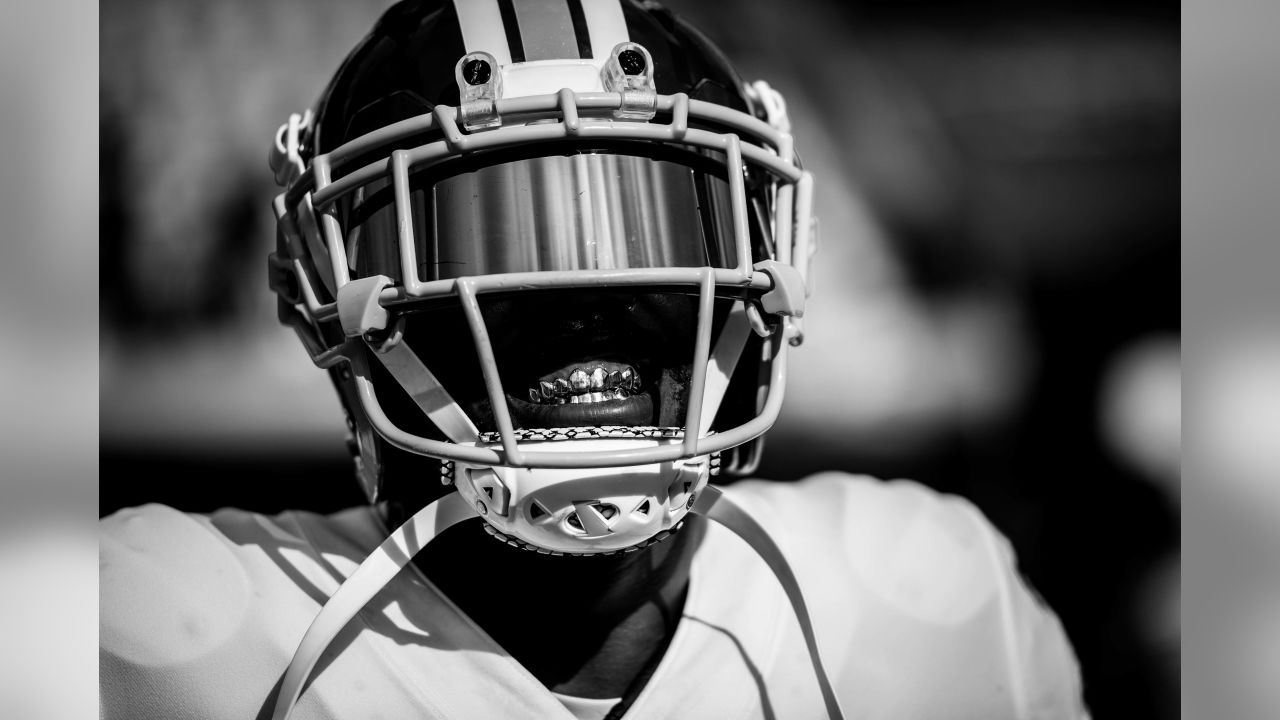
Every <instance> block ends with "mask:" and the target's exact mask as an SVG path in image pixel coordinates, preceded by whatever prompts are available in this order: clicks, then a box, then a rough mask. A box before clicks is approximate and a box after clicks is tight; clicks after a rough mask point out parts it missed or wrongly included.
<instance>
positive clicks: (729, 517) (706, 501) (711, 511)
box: [692, 485, 844, 720]
mask: <svg viewBox="0 0 1280 720" xmlns="http://www.w3.org/2000/svg"><path fill="white" fill-rule="evenodd" d="M692 512H694V513H697V514H699V515H702V516H704V517H706V518H708V519H710V520H714V521H715V522H718V523H720V524H721V525H723V526H725V527H726V528H728V529H730V530H732V531H733V533H734V534H735V535H737V536H738V537H740V538H742V539H743V540H745V541H746V542H747V544H748V545H750V546H751V549H752V550H755V551H756V554H757V555H759V556H760V557H761V559H763V560H764V561H765V564H767V565H768V566H769V569H770V570H772V571H773V575H774V577H776V578H778V582H779V583H781V585H782V589H783V590H785V591H786V593H787V599H789V600H790V601H791V609H792V610H794V611H795V613H796V619H797V620H799V621H800V633H801V634H802V635H804V643H805V645H806V646H807V647H808V649H809V659H810V660H811V661H813V671H814V672H815V673H816V674H817V676H818V687H819V688H821V689H822V700H823V702H824V703H825V704H826V706H827V715H829V716H830V717H831V720H843V718H844V712H843V711H842V710H841V709H840V700H839V699H838V698H836V693H835V690H833V689H832V688H831V679H830V678H829V677H827V671H826V669H825V668H824V667H823V666H822V657H821V656H820V655H819V654H818V638H817V637H816V636H815V635H814V632H813V622H812V621H811V620H810V619H809V608H808V606H807V605H805V602H804V595H803V594H802V593H801V592H800V583H799V582H797V581H796V576H795V573H793V572H792V571H791V565H790V563H788V562H787V558H786V557H785V556H784V555H783V554H782V550H781V549H779V548H778V545H777V543H775V542H774V541H773V538H771V537H769V533H767V532H765V530H764V528H763V527H761V526H760V523H758V522H756V520H755V518H753V517H751V516H750V515H748V514H747V512H746V511H745V510H743V509H742V507H741V506H739V505H738V504H737V503H735V502H733V500H731V499H730V498H729V497H728V496H726V495H725V494H724V491H722V490H721V489H720V488H718V487H715V486H714V485H708V486H706V487H704V488H703V489H702V493H701V494H700V495H699V497H698V500H697V501H696V502H695V503H694V506H693V509H692Z"/></svg>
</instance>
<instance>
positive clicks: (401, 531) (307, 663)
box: [271, 492, 476, 720]
mask: <svg viewBox="0 0 1280 720" xmlns="http://www.w3.org/2000/svg"><path fill="white" fill-rule="evenodd" d="M475 516H476V514H475V511H474V510H472V509H471V507H470V506H468V505H467V502H466V500H463V499H462V496H460V495H458V493H456V492H451V493H449V494H448V495H445V496H444V497H442V498H440V499H439V500H436V501H435V502H433V503H431V504H430V505H427V506H426V507H424V508H422V509H421V510H419V511H418V512H417V513H415V514H414V516H413V517H411V518H409V520H408V521H406V522H405V523H404V524H403V525H401V526H400V527H398V528H396V531H395V532H393V533H391V535H390V536H388V537H387V539H386V540H384V541H382V544H381V545H379V546H378V549H377V550H374V551H373V553H372V554H370V555H369V557H368V558H366V559H365V561H364V562H362V563H360V567H358V568H356V571H355V572H354V573H352V575H351V577H349V578H347V580H346V582H344V583H342V585H341V586H339V587H338V589H337V591H335V592H334V593H333V595H332V596H330V598H329V600H328V601H327V602H325V604H324V607H322V608H320V613H319V614H318V615H316V619H315V620H312V621H311V627H308V628H307V632H306V634H304V635H303V636H302V642H300V643H298V649H297V651H296V652H294V653H293V660H291V661H290V662H289V667H288V669H287V670H285V673H284V679H282V680H281V681H280V693H279V694H278V695H277V696H276V709H275V712H274V713H272V714H271V718H272V720H285V719H286V718H288V717H289V713H291V712H293V706H294V705H295V704H297V702H298V696H299V695H301V694H302V687H303V685H305V684H306V682H307V678H309V677H310V676H311V671H312V670H313V669H314V668H315V666H316V662H317V661H318V660H319V659H320V654H321V653H323V652H324V651H325V648H327V647H329V643H331V642H333V639H334V638H335V637H337V636H338V633H340V632H342V628H344V627H346V625H347V623H348V622H350V621H351V618H353V617H355V616H356V613H358V612H360V608H362V607H364V606H365V605H366V604H368V602H369V601H370V600H372V599H373V596H374V595H377V594H378V593H379V592H380V591H381V590H382V588H384V587H386V585H387V583H389V582H391V580H392V578H394V577H395V576H396V574H397V573H399V572H400V570H401V569H402V568H403V567H404V566H405V565H408V564H409V561H410V560H412V559H413V556H414V555H417V554H418V551H419V550H421V549H422V548H424V547H426V545H427V543H429V542H431V541H432V540H434V539H435V538H436V536H438V535H439V534H440V533H442V532H444V531H445V530H448V529H449V528H451V527H453V526H454V525H456V524H458V523H459V522H461V521H463V520H466V519H468V518H473V517H475Z"/></svg>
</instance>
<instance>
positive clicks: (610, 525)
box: [453, 438, 711, 554]
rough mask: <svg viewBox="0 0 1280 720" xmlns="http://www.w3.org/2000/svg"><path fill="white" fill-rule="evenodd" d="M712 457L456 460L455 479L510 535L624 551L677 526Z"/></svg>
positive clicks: (573, 446)
mask: <svg viewBox="0 0 1280 720" xmlns="http://www.w3.org/2000/svg"><path fill="white" fill-rule="evenodd" d="M676 442H680V439H678V438H674V439H673V438H661V439H654V438H626V439H619V438H598V439H583V440H570V441H551V442H546V443H539V442H522V443H521V444H520V445H521V449H524V450H527V451H528V453H529V454H530V455H533V454H536V452H537V448H538V446H539V445H544V446H548V447H547V449H548V450H557V451H566V450H568V451H581V452H594V451H606V452H607V451H613V450H631V449H635V448H646V447H657V446H659V445H668V444H671V443H676ZM710 466H711V463H710V461H709V458H707V457H706V456H699V457H695V458H690V459H688V460H675V461H672V462H664V463H652V464H647V465H633V466H626V467H616V468H516V467H491V466H487V465H469V464H467V463H464V462H458V463H456V464H455V466H454V473H453V478H454V485H455V486H456V487H457V490H458V494H460V495H461V496H462V497H463V498H464V499H465V500H466V501H467V504H468V505H470V506H471V508H472V509H473V510H474V511H475V512H476V514H477V515H479V516H480V517H481V518H483V519H484V521H485V522H487V523H489V524H490V525H492V526H493V527H494V528H495V529H497V530H498V531H499V532H500V533H502V534H503V535H508V536H510V537H512V538H515V539H517V540H520V541H523V542H525V543H527V544H529V545H532V546H534V547H535V548H541V549H543V550H547V551H549V552H555V553H565V554H598V553H608V552H617V551H619V550H625V549H627V548H629V547H634V546H637V545H641V544H642V543H644V542H645V541H647V540H649V539H651V538H653V537H654V536H655V535H658V534H659V533H661V532H663V531H664V530H671V529H672V528H674V527H675V526H676V525H678V524H679V523H680V521H681V520H682V519H683V518H684V516H685V514H686V513H688V512H689V508H690V507H692V505H693V502H694V500H695V499H696V498H697V495H698V493H699V492H700V491H701V490H702V488H703V487H704V486H705V485H706V484H707V478H708V477H709V475H710Z"/></svg>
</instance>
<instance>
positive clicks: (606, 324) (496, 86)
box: [269, 0, 815, 554]
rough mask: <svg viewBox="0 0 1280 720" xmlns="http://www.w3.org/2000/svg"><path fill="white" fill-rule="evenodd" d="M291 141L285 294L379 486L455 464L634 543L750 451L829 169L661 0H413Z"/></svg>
mask: <svg viewBox="0 0 1280 720" xmlns="http://www.w3.org/2000/svg"><path fill="white" fill-rule="evenodd" d="M271 165H272V168H273V170H274V172H275V177H276V180H277V182H278V183H279V184H280V185H282V186H283V188H284V189H283V192H281V193H280V194H279V195H278V196H277V197H276V198H275V201H274V211H275V215H276V218H277V220H278V230H279V231H278V234H277V237H278V241H277V248H276V251H275V252H274V253H273V254H272V255H271V257H270V261H269V268H270V283H271V287H272V289H273V290H274V291H275V292H276V293H277V294H278V296H279V313H280V318H281V320H282V322H284V323H286V324H288V325H290V326H292V327H293V328H294V329H295V330H296V331H297V334H298V335H299V337H300V338H301V339H302V342H303V344H304V345H305V346H306V348H307V350H308V352H309V354H310V356H311V358H312V360H313V361H314V362H315V364H316V365H318V366H319V367H321V368H325V369H327V370H329V372H330V374H331V377H332V378H333V380H334V382H335V385H336V386H337V388H338V391H339V394H340V396H341V398H342V401H343V404H344V406H345V408H346V411H347V413H348V424H349V428H350V430H351V434H352V443H351V444H352V447H353V452H354V455H355V461H356V467H357V475H358V476H359V478H360V481H361V484H362V486H363V488H364V490H365V492H366V493H367V495H368V496H369V498H370V500H371V501H376V500H378V499H380V498H386V497H388V495H389V494H392V493H391V484H392V483H399V485H398V487H399V488H401V490H400V491H404V490H403V488H405V487H407V486H419V487H420V486H423V485H424V484H430V485H434V486H435V487H436V488H437V489H439V488H441V487H442V486H443V487H444V488H445V491H447V489H448V488H450V487H452V488H456V491H457V493H458V494H459V495H460V496H461V497H462V499H463V500H465V504H466V506H467V507H469V508H471V510H472V511H473V512H474V513H475V514H477V515H479V516H481V517H482V518H483V520H484V522H485V524H486V528H487V529H488V530H489V532H490V534H492V535H493V536H494V537H496V538H498V539H499V540H502V541H505V542H507V543H509V544H511V545H515V546H518V547H522V548H525V549H528V550H533V551H536V552H543V553H553V554H599V553H614V552H622V551H627V550H631V549H635V548H638V547H642V546H643V545H645V544H647V543H649V542H654V541H656V540H660V539H661V538H663V537H666V536H667V534H669V533H670V532H671V531H673V530H674V529H675V528H676V527H677V526H678V525H679V523H680V522H681V519H682V518H683V517H684V516H685V514H686V513H687V512H688V511H689V509H690V508H692V507H694V505H695V502H696V499H697V497H698V495H699V493H700V492H701V491H702V490H703V488H704V487H705V486H706V484H707V482H708V479H709V477H710V476H711V475H713V474H716V473H717V472H726V473H734V474H743V473H746V472H750V471H751V470H752V469H753V468H754V466H755V463H756V461H757V460H758V457H759V450H760V445H759V443H760V437H761V435H762V434H763V433H764V432H765V431H766V430H767V429H768V428H769V427H770V426H771V425H772V424H773V422H774V421H775V419H776V418H777V416H778V412H779V409H780V407H781V404H782V397H783V388H784V383H785V377H786V357H787V352H788V348H789V346H792V345H797V344H799V342H800V340H801V338H802V329H801V320H800V318H801V316H802V315H803V313H804V304H805V298H806V295H807V293H808V281H807V278H808V270H809V264H810V259H811V256H812V253H813V251H814V248H815V242H814V234H815V233H814V222H813V219H812V214H811V206H812V196H813V184H812V179H811V177H810V175H809V174H808V173H807V172H806V171H805V170H803V169H802V168H801V166H800V163H799V161H798V159H797V156H796V153H795V150H794V147H793V141H792V137H791V133H790V126H789V123H788V120H787V115H786V108H785V104H784V102H783V100H782V98H781V96H780V95H779V94H778V93H777V92H776V91H774V90H773V89H771V88H770V87H769V86H768V85H767V84H765V83H755V84H746V83H744V82H742V81H741V80H740V79H739V77H738V76H737V75H736V74H735V72H734V71H733V70H732V68H731V67H730V66H729V64H728V62H727V61H726V60H725V58H724V56H723V55H722V54H721V53H720V52H719V51H718V50H717V49H716V48H715V47H713V46H712V45H711V43H710V42H708V41H707V40H706V39H705V38H704V37H703V36H702V35H700V34H699V33H698V32H697V31H695V30H693V29H692V28H691V27H689V26H688V25H686V24H685V23H684V22H683V21H681V20H679V19H678V18H676V17H675V16H673V15H671V14H670V13H668V12H667V11H665V10H664V9H662V8H660V7H658V6H656V5H653V4H650V3H639V2H632V1H631V0H620V1H619V0H605V1H602V2H579V1H578V0H564V1H558V0H557V1H554V2H538V3H531V2H503V1H497V0H486V1H481V2H462V1H458V2H448V1H441V0H407V1H406V2H402V3H400V4H398V5H396V6H394V7H392V8H391V9H390V10H388V11H387V12H386V14H385V15H384V16H383V17H382V18H381V20H380V21H379V22H378V23H377V25H376V26H375V27H374V29H373V31H372V32H371V33H370V34H369V35H368V36H367V37H366V38H365V39H364V41H363V42H361V43H360V44H359V45H358V46H357V47H356V49H355V50H354V51H353V52H352V53H351V54H350V55H349V56H348V57H347V59H346V61H345V62H344V63H343V64H342V66H341V68H340V70H339V71H338V73H337V75H336V76H335V77H334V78H333V80H332V82H331V83H330V84H329V86H328V87H327V88H326V89H325V91H324V92H323V93H322V95H321V97H320V99H319V100H318V102H317V103H316V104H315V105H314V106H313V108H312V109H311V110H308V111H307V112H304V113H300V114H297V115H293V116H291V117H290V118H289V120H288V122H286V123H285V124H284V125H283V126H282V127H281V128H280V129H279V131H278V132H277V133H276V136H275V138H274V143H273V148H272V153H271ZM424 459H429V460H424ZM437 478H438V479H439V480H440V481H441V483H437ZM428 499H429V498H428Z"/></svg>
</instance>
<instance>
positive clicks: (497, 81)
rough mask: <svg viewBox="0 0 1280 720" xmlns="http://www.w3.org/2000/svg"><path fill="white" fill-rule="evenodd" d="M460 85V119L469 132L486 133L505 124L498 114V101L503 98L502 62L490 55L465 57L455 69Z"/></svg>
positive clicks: (469, 54) (473, 54) (469, 55)
mask: <svg viewBox="0 0 1280 720" xmlns="http://www.w3.org/2000/svg"><path fill="white" fill-rule="evenodd" d="M453 74H454V79H455V80H456V81H457V83H458V95H459V97H460V98H461V102H459V104H458V119H459V120H461V121H462V127H464V128H466V129H467V130H468V131H473V130H486V129H488V128H496V127H499V126H501V125H502V116H501V115H499V114H498V98H500V97H502V73H501V72H499V68H498V61H497V60H496V59H495V58H494V57H493V56H492V55H490V54H489V53H487V52H473V53H467V54H466V55H463V56H462V59H461V60H459V61H458V64H457V65H455V66H454V69H453Z"/></svg>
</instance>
